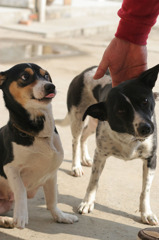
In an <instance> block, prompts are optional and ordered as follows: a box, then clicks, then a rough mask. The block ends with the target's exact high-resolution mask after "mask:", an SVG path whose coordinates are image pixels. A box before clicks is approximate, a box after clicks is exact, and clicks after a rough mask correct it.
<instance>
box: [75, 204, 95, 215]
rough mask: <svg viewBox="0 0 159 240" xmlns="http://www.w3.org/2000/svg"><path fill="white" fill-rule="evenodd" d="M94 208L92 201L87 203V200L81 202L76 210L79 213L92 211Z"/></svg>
mask: <svg viewBox="0 0 159 240" xmlns="http://www.w3.org/2000/svg"><path fill="white" fill-rule="evenodd" d="M93 209H94V203H93V202H92V203H88V202H81V204H80V205H79V207H78V212H79V213H80V214H86V213H90V212H92V211H93Z"/></svg>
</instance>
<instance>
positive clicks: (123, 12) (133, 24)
mask: <svg viewBox="0 0 159 240" xmlns="http://www.w3.org/2000/svg"><path fill="white" fill-rule="evenodd" d="M158 14H159V0H123V4H122V7H121V9H119V11H118V16H119V17H120V18H121V19H120V22H119V25H118V29H117V32H116V34H115V36H116V37H118V38H121V39H124V40H127V41H129V42H132V43H135V44H138V45H146V43H147V38H148V34H149V32H150V31H151V28H152V26H153V25H154V24H155V23H156V19H157V16H158Z"/></svg>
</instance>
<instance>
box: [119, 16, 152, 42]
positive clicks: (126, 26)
mask: <svg viewBox="0 0 159 240" xmlns="http://www.w3.org/2000/svg"><path fill="white" fill-rule="evenodd" d="M150 31H151V26H149V25H143V24H140V23H138V24H136V23H134V22H133V21H127V20H125V19H121V20H120V22H119V25H118V28H117V31H116V33H115V37H117V38H120V39H123V40H126V41H129V42H132V43H134V44H137V45H146V44H147V39H148V35H149V33H150Z"/></svg>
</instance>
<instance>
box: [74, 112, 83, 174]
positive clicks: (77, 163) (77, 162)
mask: <svg viewBox="0 0 159 240" xmlns="http://www.w3.org/2000/svg"><path fill="white" fill-rule="evenodd" d="M78 119H79V118H78V116H77V117H75V116H72V117H71V131H72V137H73V139H72V171H71V174H72V175H73V176H75V177H81V176H82V175H83V169H82V166H81V154H80V135H81V131H82V128H83V124H84V123H83V122H82V120H81V121H78Z"/></svg>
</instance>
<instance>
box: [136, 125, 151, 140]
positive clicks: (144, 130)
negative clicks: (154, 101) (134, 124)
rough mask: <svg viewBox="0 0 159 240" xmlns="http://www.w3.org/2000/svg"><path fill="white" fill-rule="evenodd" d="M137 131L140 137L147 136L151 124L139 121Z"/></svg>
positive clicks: (149, 132)
mask: <svg viewBox="0 0 159 240" xmlns="http://www.w3.org/2000/svg"><path fill="white" fill-rule="evenodd" d="M138 133H139V135H140V136H142V137H146V136H149V135H150V134H151V133H152V128H151V125H150V124H149V123H140V124H139V127H138Z"/></svg>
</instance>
